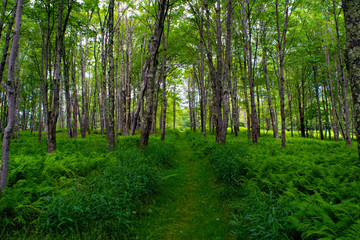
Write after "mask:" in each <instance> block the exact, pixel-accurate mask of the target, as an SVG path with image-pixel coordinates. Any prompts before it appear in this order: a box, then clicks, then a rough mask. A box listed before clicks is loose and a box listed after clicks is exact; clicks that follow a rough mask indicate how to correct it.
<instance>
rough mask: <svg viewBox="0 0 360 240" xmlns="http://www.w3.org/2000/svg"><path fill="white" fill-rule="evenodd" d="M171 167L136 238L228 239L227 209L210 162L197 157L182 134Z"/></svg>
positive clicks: (141, 223) (177, 142)
mask: <svg viewBox="0 0 360 240" xmlns="http://www.w3.org/2000/svg"><path fill="white" fill-rule="evenodd" d="M175 145H176V146H177V155H176V159H175V160H176V162H175V165H174V167H172V168H169V169H168V170H166V171H167V172H166V173H165V174H164V179H166V180H165V181H164V182H163V184H162V186H161V189H160V192H159V194H158V195H157V197H155V199H154V201H153V202H152V204H150V205H149V206H148V207H147V209H146V216H145V217H144V219H143V220H142V221H140V226H139V227H138V231H139V233H138V234H137V235H138V238H139V239H229V236H227V235H228V232H229V231H228V223H229V212H228V211H227V208H226V206H225V204H224V203H223V202H222V200H221V198H220V188H219V186H218V184H217V183H216V180H215V174H214V170H213V167H212V165H210V163H209V161H208V160H207V159H199V158H197V156H196V152H195V151H194V150H192V149H191V148H190V146H189V143H188V142H187V141H186V139H185V134H184V133H182V134H180V135H179V137H178V138H177V140H176V144H175Z"/></svg>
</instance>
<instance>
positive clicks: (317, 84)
mask: <svg viewBox="0 0 360 240" xmlns="http://www.w3.org/2000/svg"><path fill="white" fill-rule="evenodd" d="M314 82H315V84H316V86H315V94H316V102H317V110H318V123H319V132H320V140H324V133H323V127H322V121H321V110H320V97H319V88H320V86H319V82H318V80H317V79H316V67H315V66H314Z"/></svg>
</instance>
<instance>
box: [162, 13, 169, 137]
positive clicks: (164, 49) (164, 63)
mask: <svg viewBox="0 0 360 240" xmlns="http://www.w3.org/2000/svg"><path fill="white" fill-rule="evenodd" d="M170 17H171V9H170V13H169V17H168V19H167V24H168V26H167V32H166V38H165V34H164V37H163V38H162V39H163V43H162V44H163V66H162V67H163V69H162V73H163V75H162V80H163V93H162V108H161V110H162V111H161V116H162V117H161V122H162V124H161V141H163V140H164V139H165V129H166V127H165V125H166V109H167V97H166V95H167V90H166V78H167V66H166V61H167V59H166V51H167V46H168V42H169V32H170Z"/></svg>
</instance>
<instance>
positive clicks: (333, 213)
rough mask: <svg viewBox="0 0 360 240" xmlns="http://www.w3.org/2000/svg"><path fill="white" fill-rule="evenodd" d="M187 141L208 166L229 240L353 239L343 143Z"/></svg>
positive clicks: (348, 160) (357, 169) (353, 155)
mask: <svg viewBox="0 0 360 240" xmlns="http://www.w3.org/2000/svg"><path fill="white" fill-rule="evenodd" d="M240 136H241V137H239V138H234V137H233V136H228V138H227V144H226V145H225V146H220V145H217V144H214V138H213V136H209V137H208V139H203V137H202V135H201V134H191V135H189V136H188V140H189V141H190V142H191V144H192V146H193V147H194V148H195V149H201V150H202V155H203V156H207V157H208V158H209V159H210V162H211V163H212V164H213V165H214V166H215V168H214V169H215V170H216V175H217V179H219V180H220V181H221V182H222V184H223V186H224V188H223V193H222V195H223V196H224V198H225V199H226V200H227V204H228V206H229V208H230V211H231V214H232V221H231V225H232V230H231V232H232V234H233V236H234V237H235V238H236V239H359V238H360V234H359V233H358V232H355V230H356V229H359V221H360V220H359V219H360V211H359V210H360V183H359V177H360V162H359V160H358V155H357V150H356V147H355V146H354V147H353V148H351V149H349V148H348V147H347V146H346V144H345V143H344V142H337V143H335V142H332V141H319V140H315V139H302V138H290V137H288V138H287V147H286V148H285V149H283V148H281V142H280V141H281V140H280V139H273V138H272V137H271V136H269V135H268V136H265V137H261V138H260V140H259V143H258V144H257V145H253V144H252V143H251V142H250V141H248V140H247V139H246V132H242V133H241V134H240Z"/></svg>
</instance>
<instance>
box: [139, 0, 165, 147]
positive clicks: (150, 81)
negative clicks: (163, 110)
mask: <svg viewBox="0 0 360 240" xmlns="http://www.w3.org/2000/svg"><path fill="white" fill-rule="evenodd" d="M168 7H169V1H168V0H160V2H159V4H158V17H157V21H156V24H155V28H154V33H153V36H152V43H151V47H150V48H149V58H148V61H147V64H148V67H147V68H145V74H144V82H145V81H146V82H147V85H148V86H147V94H146V96H147V97H146V108H145V119H144V124H143V128H142V132H141V136H140V143H139V147H140V148H143V147H144V146H147V145H148V141H149V135H150V129H151V125H152V119H151V115H152V112H153V107H154V106H153V104H154V101H155V100H156V99H155V93H154V91H155V75H156V67H157V58H158V51H159V46H160V41H161V37H162V34H163V30H164V22H165V17H166V15H167V10H168Z"/></svg>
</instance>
